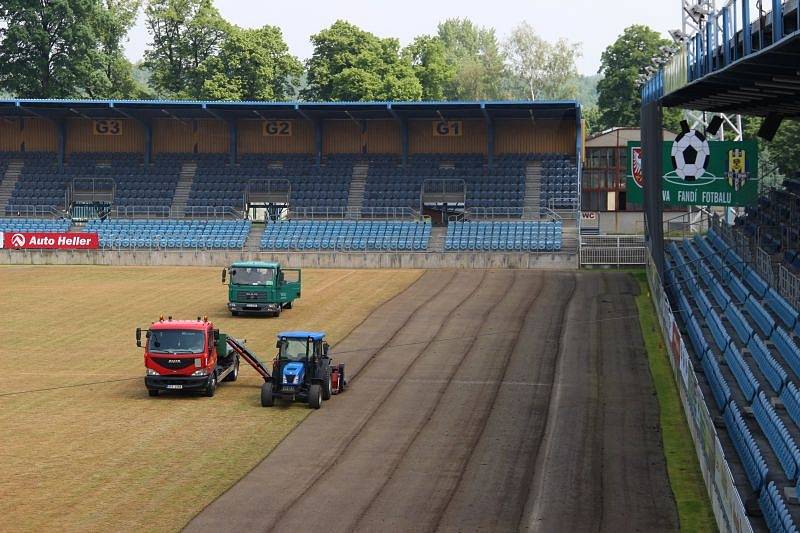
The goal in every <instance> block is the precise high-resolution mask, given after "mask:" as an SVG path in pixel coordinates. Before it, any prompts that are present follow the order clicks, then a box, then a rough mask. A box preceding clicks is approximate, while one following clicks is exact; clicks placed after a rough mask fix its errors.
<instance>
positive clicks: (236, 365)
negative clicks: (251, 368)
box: [222, 355, 239, 381]
mask: <svg viewBox="0 0 800 533" xmlns="http://www.w3.org/2000/svg"><path fill="white" fill-rule="evenodd" d="M237 379H239V356H238V355H237V356H236V362H235V363H233V370H232V371H231V373H230V374H228V375H227V376H225V379H224V380H222V381H236V380H237Z"/></svg>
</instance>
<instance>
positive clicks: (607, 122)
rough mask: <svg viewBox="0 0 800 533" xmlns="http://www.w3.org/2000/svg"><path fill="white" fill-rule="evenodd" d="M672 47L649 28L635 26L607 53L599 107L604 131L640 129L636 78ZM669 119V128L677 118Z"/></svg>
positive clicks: (603, 55)
mask: <svg viewBox="0 0 800 533" xmlns="http://www.w3.org/2000/svg"><path fill="white" fill-rule="evenodd" d="M670 44H671V41H668V40H667V39H664V38H662V37H661V36H660V35H659V34H658V32H656V31H653V30H652V29H650V28H648V27H647V26H641V25H633V26H629V27H628V28H625V30H624V31H623V32H622V35H620V36H619V37H618V38H617V40H616V41H615V42H614V43H613V44H611V45H610V46H609V47H608V48H606V49H605V51H604V52H603V54H602V56H601V57H600V71H599V73H600V74H602V75H603V79H601V80H600V81H599V82H598V84H597V90H598V100H597V104H598V107H599V109H600V120H601V122H602V124H603V126H604V127H613V126H638V125H639V113H640V109H641V104H642V98H641V93H640V91H639V89H638V88H637V87H636V85H635V81H636V78H637V77H638V76H639V74H640V73H643V72H644V69H645V67H647V66H649V65H650V61H651V59H652V58H653V57H655V56H657V55H659V47H660V46H668V45H670ZM673 114H674V112H673ZM665 118H667V119H668V120H665V123H666V124H669V123H670V122H672V119H674V118H675V117H667V116H666V115H665ZM670 125H671V126H674V125H672V124H670Z"/></svg>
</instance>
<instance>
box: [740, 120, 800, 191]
mask: <svg viewBox="0 0 800 533" xmlns="http://www.w3.org/2000/svg"><path fill="white" fill-rule="evenodd" d="M742 119H743V126H744V128H743V129H744V138H745V139H755V140H757V141H758V159H759V165H758V166H759V179H761V181H762V184H764V185H766V186H779V185H780V184H781V182H782V181H783V179H784V178H785V177H786V176H793V175H794V174H795V173H797V172H800V152H799V151H798V150H797V146H798V145H800V121H798V120H789V119H784V121H783V122H782V123H781V127H780V128H779V129H778V132H777V133H776V134H775V137H774V138H773V139H772V140H771V141H766V140H764V139H761V138H760V137H758V130H759V128H761V124H762V122H763V119H761V118H755V117H742Z"/></svg>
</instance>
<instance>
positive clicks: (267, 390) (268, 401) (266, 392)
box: [261, 382, 275, 407]
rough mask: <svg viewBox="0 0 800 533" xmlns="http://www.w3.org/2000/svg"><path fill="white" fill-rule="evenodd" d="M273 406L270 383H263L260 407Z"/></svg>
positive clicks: (273, 399)
mask: <svg viewBox="0 0 800 533" xmlns="http://www.w3.org/2000/svg"><path fill="white" fill-rule="evenodd" d="M274 404H275V397H274V396H272V383H271V382H267V383H264V384H263V385H261V407H272V406H273V405H274Z"/></svg>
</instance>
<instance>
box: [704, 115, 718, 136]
mask: <svg viewBox="0 0 800 533" xmlns="http://www.w3.org/2000/svg"><path fill="white" fill-rule="evenodd" d="M721 126H722V117H721V116H719V115H716V116H715V117H714V118H712V119H711V122H709V123H708V127H707V128H706V134H708V135H711V136H714V135H716V134H717V132H718V131H719V128H720V127H721Z"/></svg>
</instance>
